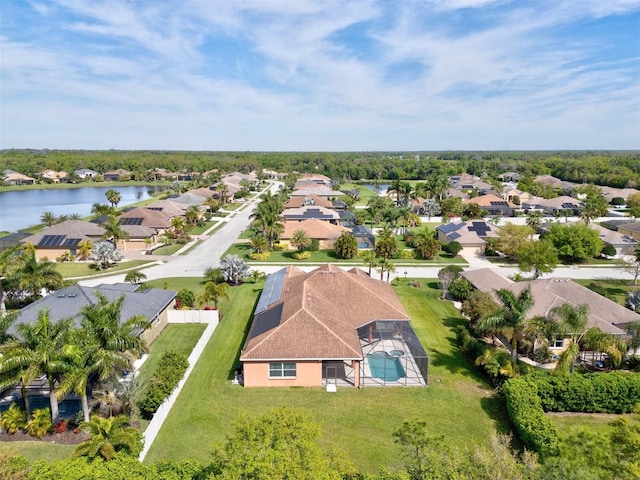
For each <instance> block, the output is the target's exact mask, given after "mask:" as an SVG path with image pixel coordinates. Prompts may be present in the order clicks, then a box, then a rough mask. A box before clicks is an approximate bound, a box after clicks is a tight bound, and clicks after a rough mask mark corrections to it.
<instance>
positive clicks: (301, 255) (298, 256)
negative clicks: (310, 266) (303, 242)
mask: <svg viewBox="0 0 640 480" xmlns="http://www.w3.org/2000/svg"><path fill="white" fill-rule="evenodd" d="M291 257H293V258H294V259H295V260H308V259H310V258H311V252H310V251H309V250H304V251H302V252H291Z"/></svg>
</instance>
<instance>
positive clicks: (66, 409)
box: [0, 395, 82, 419]
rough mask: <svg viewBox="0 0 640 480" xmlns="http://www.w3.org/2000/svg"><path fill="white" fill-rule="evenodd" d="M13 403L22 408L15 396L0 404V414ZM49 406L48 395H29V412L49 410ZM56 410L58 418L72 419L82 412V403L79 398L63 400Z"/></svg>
mask: <svg viewBox="0 0 640 480" xmlns="http://www.w3.org/2000/svg"><path fill="white" fill-rule="evenodd" d="M13 402H15V403H17V404H18V406H19V407H20V408H22V407H23V402H22V398H21V397H20V396H17V395H16V397H15V398H14V399H12V400H7V401H2V402H0V413H1V412H4V411H5V410H6V409H7V408H9V405H11V403H13ZM50 405H51V404H50V403H49V396H48V395H29V407H30V408H31V411H33V410H38V409H41V408H49V407H50ZM58 410H59V414H60V418H66V419H68V418H73V417H75V415H76V413H78V412H79V411H80V410H82V403H81V402H80V399H79V398H65V399H64V400H61V401H60V402H58Z"/></svg>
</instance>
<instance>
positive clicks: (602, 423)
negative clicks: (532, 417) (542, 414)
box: [546, 413, 624, 436]
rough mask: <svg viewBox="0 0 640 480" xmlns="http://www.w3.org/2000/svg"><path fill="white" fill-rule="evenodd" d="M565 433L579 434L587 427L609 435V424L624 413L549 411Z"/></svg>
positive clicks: (550, 416)
mask: <svg viewBox="0 0 640 480" xmlns="http://www.w3.org/2000/svg"><path fill="white" fill-rule="evenodd" d="M546 415H547V417H549V418H550V419H551V421H552V422H553V423H555V425H556V427H558V430H560V432H561V433H562V434H563V435H571V434H577V433H579V432H581V431H584V430H585V429H589V430H592V431H594V432H597V433H598V435H602V436H604V435H607V434H608V433H610V432H611V430H612V429H611V427H610V426H609V424H610V423H611V422H613V421H614V420H615V419H617V418H620V417H621V416H624V415H613V414H607V413H547V414H546Z"/></svg>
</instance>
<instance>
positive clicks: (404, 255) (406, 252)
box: [398, 248, 415, 259]
mask: <svg viewBox="0 0 640 480" xmlns="http://www.w3.org/2000/svg"><path fill="white" fill-rule="evenodd" d="M398 258H401V259H409V258H415V253H414V252H413V250H412V249H410V248H403V249H402V250H398Z"/></svg>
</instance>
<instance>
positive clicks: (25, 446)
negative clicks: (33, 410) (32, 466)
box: [0, 437, 76, 463]
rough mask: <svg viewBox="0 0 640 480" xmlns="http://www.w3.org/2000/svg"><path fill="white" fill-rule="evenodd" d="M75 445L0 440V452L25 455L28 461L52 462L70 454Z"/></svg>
mask: <svg viewBox="0 0 640 480" xmlns="http://www.w3.org/2000/svg"><path fill="white" fill-rule="evenodd" d="M75 448H76V446H75V445H58V444H55V443H49V442H46V441H39V440H36V439H35V437H34V441H28V442H0V453H17V454H18V455H22V456H23V457H26V458H27V460H29V462H31V463H33V462H35V461H36V460H46V461H47V462H52V461H54V460H61V459H63V458H68V457H70V456H71V452H73V450H74V449H75Z"/></svg>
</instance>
